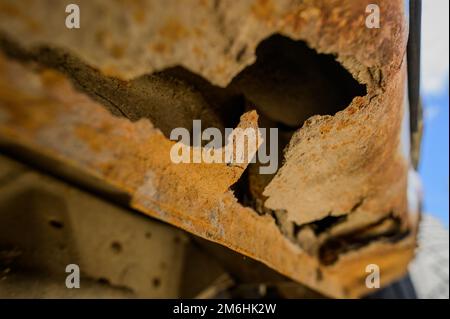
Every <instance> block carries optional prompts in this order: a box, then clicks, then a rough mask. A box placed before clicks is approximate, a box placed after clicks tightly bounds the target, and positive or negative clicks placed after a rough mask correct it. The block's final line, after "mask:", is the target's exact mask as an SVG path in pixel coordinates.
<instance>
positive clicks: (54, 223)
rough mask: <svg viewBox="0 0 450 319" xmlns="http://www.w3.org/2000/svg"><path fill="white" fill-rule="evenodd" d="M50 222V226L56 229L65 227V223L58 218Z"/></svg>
mask: <svg viewBox="0 0 450 319" xmlns="http://www.w3.org/2000/svg"><path fill="white" fill-rule="evenodd" d="M48 223H49V224H50V226H52V227H53V228H56V229H61V228H63V227H64V224H63V223H62V222H60V221H59V220H56V219H51V220H50V221H49V222H48Z"/></svg>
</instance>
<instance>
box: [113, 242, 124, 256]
mask: <svg viewBox="0 0 450 319" xmlns="http://www.w3.org/2000/svg"><path fill="white" fill-rule="evenodd" d="M111 249H112V251H113V252H115V253H120V252H121V251H122V244H121V243H119V242H118V241H113V242H112V243H111Z"/></svg>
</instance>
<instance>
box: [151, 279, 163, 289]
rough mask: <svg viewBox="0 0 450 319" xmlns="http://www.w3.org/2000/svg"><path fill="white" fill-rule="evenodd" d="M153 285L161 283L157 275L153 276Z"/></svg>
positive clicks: (156, 286)
mask: <svg viewBox="0 0 450 319" xmlns="http://www.w3.org/2000/svg"><path fill="white" fill-rule="evenodd" d="M152 282H153V287H155V288H158V287H159V286H160V285H161V279H159V278H158V277H155V278H153V281H152Z"/></svg>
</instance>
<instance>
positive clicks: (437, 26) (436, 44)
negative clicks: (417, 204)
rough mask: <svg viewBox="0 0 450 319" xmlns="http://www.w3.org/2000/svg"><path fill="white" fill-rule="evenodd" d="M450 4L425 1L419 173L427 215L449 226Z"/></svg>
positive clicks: (440, 1) (432, 0) (443, 1)
mask: <svg viewBox="0 0 450 319" xmlns="http://www.w3.org/2000/svg"><path fill="white" fill-rule="evenodd" d="M448 38H449V1H448V0H424V1H423V10H422V46H421V47H422V48H421V54H422V61H421V73H422V77H421V95H422V101H423V104H424V124H425V127H424V135H423V139H422V153H421V163H420V166H419V173H420V175H421V178H422V182H423V188H424V212H426V213H429V214H431V215H434V216H436V217H438V218H439V219H440V220H441V221H442V222H443V224H444V225H445V226H446V227H447V228H448V225H449V71H448V70H449V40H448Z"/></svg>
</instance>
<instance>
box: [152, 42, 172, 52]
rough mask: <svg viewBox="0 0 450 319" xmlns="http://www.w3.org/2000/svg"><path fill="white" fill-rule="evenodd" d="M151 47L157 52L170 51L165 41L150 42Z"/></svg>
mask: <svg viewBox="0 0 450 319" xmlns="http://www.w3.org/2000/svg"><path fill="white" fill-rule="evenodd" d="M149 48H150V50H153V51H155V52H157V53H165V52H167V51H168V48H167V45H165V44H164V43H163V42H157V43H150V44H149Z"/></svg>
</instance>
